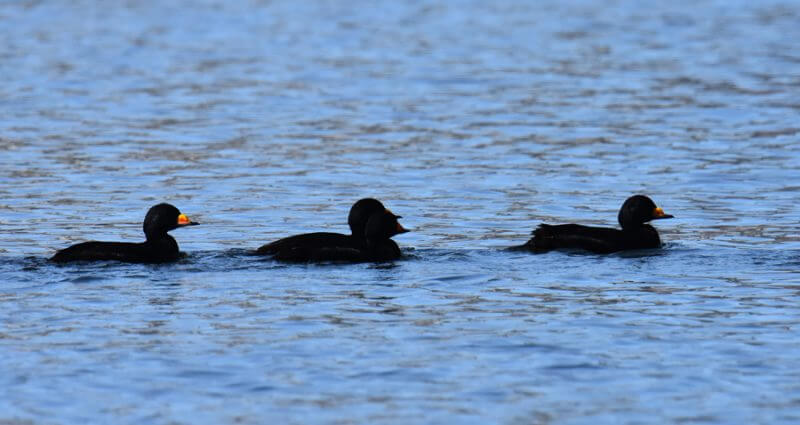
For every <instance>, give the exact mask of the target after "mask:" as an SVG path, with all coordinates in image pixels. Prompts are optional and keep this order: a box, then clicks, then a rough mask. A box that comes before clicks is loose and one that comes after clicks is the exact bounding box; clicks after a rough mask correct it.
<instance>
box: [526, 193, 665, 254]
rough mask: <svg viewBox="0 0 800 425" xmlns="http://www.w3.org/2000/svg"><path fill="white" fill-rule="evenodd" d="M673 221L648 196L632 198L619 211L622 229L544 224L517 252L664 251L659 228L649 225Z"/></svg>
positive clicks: (618, 217)
mask: <svg viewBox="0 0 800 425" xmlns="http://www.w3.org/2000/svg"><path fill="white" fill-rule="evenodd" d="M664 218H673V216H672V215H669V214H665V213H664V210H662V209H661V208H659V207H657V206H656V204H655V203H654V202H653V200H652V199H650V198H648V197H647V196H644V195H634V196H631V197H630V198H628V199H627V200H626V201H625V203H624V204H622V208H620V210H619V215H618V216H617V220H618V221H619V224H620V226H622V230H619V229H611V228H607V227H589V226H582V225H580V224H559V225H550V224H540V225H539V227H538V228H536V230H534V231H533V237H532V238H531V239H530V240H529V241H528V242H527V243H525V244H524V245H521V246H517V247H514V249H517V250H528V251H533V252H547V251H550V250H554V249H583V250H587V251H591V252H595V253H599V254H605V253H610V252H617V251H624V250H629V249H646V248H660V247H661V239H660V238H659V237H658V232H657V231H656V229H655V228H654V227H653V226H651V225H649V224H646V223H647V222H649V221H651V220H660V219H664Z"/></svg>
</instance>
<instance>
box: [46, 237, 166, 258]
mask: <svg viewBox="0 0 800 425" xmlns="http://www.w3.org/2000/svg"><path fill="white" fill-rule="evenodd" d="M178 258H180V251H179V249H178V243H177V242H175V239H173V238H172V237H171V236H169V235H166V234H165V235H163V237H161V238H158V239H155V240H148V241H146V242H142V243H130V242H98V241H92V242H83V243H79V244H77V245H72V246H70V247H69V248H65V249H62V250H61V251H58V252H56V254H55V255H54V256H53V257H52V258H51V259H50V260H51V261H55V262H58V263H66V262H71V261H123V262H127V263H164V262H169V261H175V260H177V259H178Z"/></svg>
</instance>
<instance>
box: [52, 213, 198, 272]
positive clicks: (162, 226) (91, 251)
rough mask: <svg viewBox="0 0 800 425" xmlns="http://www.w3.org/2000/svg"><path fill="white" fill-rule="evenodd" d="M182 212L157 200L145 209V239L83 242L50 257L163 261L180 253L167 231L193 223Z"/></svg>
mask: <svg viewBox="0 0 800 425" xmlns="http://www.w3.org/2000/svg"><path fill="white" fill-rule="evenodd" d="M196 224H198V223H195V222H193V221H191V220H189V217H187V216H186V215H185V214H181V212H180V211H179V210H178V209H177V208H175V207H174V206H172V205H170V204H158V205H155V206H153V207H152V208H150V210H149V211H147V215H146V216H145V217H144V223H143V224H142V227H143V229H144V235H145V237H146V240H145V241H144V242H141V243H132V242H97V241H91V242H83V243H79V244H77V245H72V246H70V247H69V248H64V249H62V250H60V251H58V252H56V254H55V255H54V256H53V257H52V258H50V261H54V262H57V263H65V262H70V261H103V260H116V261H124V262H128V263H165V262H169V261H175V260H177V259H178V258H180V257H181V254H180V251H179V249H178V242H176V241H175V239H174V238H173V237H172V236H170V235H168V234H167V232H169V231H170V230H173V229H177V228H178V227H185V226H194V225H196Z"/></svg>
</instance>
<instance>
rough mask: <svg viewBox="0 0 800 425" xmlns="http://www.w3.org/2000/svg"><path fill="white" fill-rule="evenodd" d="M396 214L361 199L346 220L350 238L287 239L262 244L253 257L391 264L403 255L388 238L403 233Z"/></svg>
mask: <svg viewBox="0 0 800 425" xmlns="http://www.w3.org/2000/svg"><path fill="white" fill-rule="evenodd" d="M399 218H401V217H400V216H399V215H395V214H394V213H392V212H391V211H389V210H388V209H386V207H384V206H383V204H382V203H381V202H380V201H378V200H377V199H373V198H364V199H361V200H359V201H358V202H356V203H355V204H353V206H352V208H350V214H349V216H348V218H347V224H348V225H349V226H350V231H351V234H350V235H344V234H341V233H329V232H317V233H305V234H302V235H295V236H289V237H286V238H283V239H280V240H277V241H275V242H272V243H269V244H266V245H263V246H262V247H260V248H258V249H257V250H256V254H259V255H270V256H272V257H273V258H274V259H276V260H280V261H288V262H327V261H336V262H348V263H359V262H372V261H391V260H396V259H398V258H400V257H401V256H402V253H401V252H400V247H398V246H397V243H396V242H395V241H393V240H392V239H391V237H392V236H395V235H397V234H400V233H406V232H408V230H406V229H405V228H404V227H403V226H402V225H401V224H400V223H399V222H398V221H397V219H399Z"/></svg>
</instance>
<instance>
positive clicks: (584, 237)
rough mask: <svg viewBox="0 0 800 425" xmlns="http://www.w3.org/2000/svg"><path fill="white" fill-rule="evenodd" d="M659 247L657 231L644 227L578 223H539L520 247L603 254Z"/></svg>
mask: <svg viewBox="0 0 800 425" xmlns="http://www.w3.org/2000/svg"><path fill="white" fill-rule="evenodd" d="M660 247H661V239H660V238H659V237H658V232H657V231H656V229H655V228H654V227H653V226H650V225H647V224H644V225H641V226H638V227H636V228H633V229H625V230H618V229H611V228H606V227H590V226H582V225H580V224H560V225H550V224H541V225H539V227H538V228H536V230H534V231H533V237H532V238H531V239H530V240H529V241H528V242H527V243H526V244H525V245H522V246H521V247H520V248H522V249H527V250H530V251H534V252H547V251H550V250H554V249H583V250H586V251H591V252H595V253H602V254H605V253H610V252H617V251H624V250H628V249H646V248H660Z"/></svg>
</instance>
